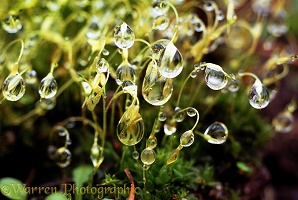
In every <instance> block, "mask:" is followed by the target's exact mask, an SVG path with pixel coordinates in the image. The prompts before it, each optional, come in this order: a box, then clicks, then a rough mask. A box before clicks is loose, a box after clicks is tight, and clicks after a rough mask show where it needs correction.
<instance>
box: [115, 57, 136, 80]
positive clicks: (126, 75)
mask: <svg viewBox="0 0 298 200" xmlns="http://www.w3.org/2000/svg"><path fill="white" fill-rule="evenodd" d="M124 81H130V82H132V83H135V81H136V72H135V69H134V67H133V65H131V64H130V63H129V62H126V61H123V62H122V63H121V64H120V65H119V67H118V68H117V70H116V83H117V84H118V85H122V84H123V82H124Z"/></svg>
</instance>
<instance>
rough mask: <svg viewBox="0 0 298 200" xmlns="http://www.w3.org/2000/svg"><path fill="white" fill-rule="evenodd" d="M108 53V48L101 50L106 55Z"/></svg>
mask: <svg viewBox="0 0 298 200" xmlns="http://www.w3.org/2000/svg"><path fill="white" fill-rule="evenodd" d="M109 54H110V52H109V51H108V50H106V49H103V50H102V55H104V56H108V55H109Z"/></svg>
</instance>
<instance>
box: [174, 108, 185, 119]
mask: <svg viewBox="0 0 298 200" xmlns="http://www.w3.org/2000/svg"><path fill="white" fill-rule="evenodd" d="M185 116H186V111H185V110H182V109H181V108H179V107H176V108H175V115H174V119H175V121H176V122H182V121H183V120H184V119H185Z"/></svg>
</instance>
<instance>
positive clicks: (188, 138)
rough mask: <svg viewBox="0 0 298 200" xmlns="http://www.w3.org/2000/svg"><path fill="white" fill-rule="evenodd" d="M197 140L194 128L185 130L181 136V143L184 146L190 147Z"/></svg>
mask: <svg viewBox="0 0 298 200" xmlns="http://www.w3.org/2000/svg"><path fill="white" fill-rule="evenodd" d="M194 141H195V136H194V134H193V132H192V130H188V131H186V132H184V133H183V134H182V135H181V137H180V145H181V146H183V147H189V146H190V145H192V143H193V142H194Z"/></svg>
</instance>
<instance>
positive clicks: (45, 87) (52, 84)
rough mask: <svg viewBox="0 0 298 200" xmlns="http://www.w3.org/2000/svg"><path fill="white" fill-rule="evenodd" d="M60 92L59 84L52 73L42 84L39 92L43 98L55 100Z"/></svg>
mask: <svg viewBox="0 0 298 200" xmlns="http://www.w3.org/2000/svg"><path fill="white" fill-rule="evenodd" d="M57 90H58V84H57V82H56V80H55V79H54V77H53V74H52V73H49V74H48V75H47V76H46V77H45V78H43V79H42V80H41V82H40V85H39V89H38V92H39V94H40V97H41V98H45V99H50V98H53V97H54V96H55V95H56V93H57Z"/></svg>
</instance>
